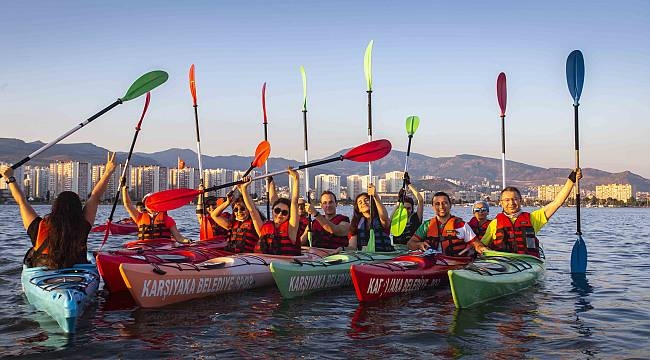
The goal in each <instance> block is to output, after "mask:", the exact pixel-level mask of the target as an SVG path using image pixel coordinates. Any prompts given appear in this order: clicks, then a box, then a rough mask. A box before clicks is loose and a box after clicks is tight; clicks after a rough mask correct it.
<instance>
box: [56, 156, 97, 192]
mask: <svg viewBox="0 0 650 360" xmlns="http://www.w3.org/2000/svg"><path fill="white" fill-rule="evenodd" d="M90 168H91V164H90V163H86V162H79V161H67V162H55V163H50V175H49V180H48V183H49V184H48V190H49V191H50V200H52V199H54V198H55V197H56V196H58V195H59V194H60V193H62V192H63V191H73V192H76V193H77V194H79V197H80V198H81V200H82V201H83V200H86V199H88V196H89V195H90V191H91V190H92V188H91V173H90V172H91V170H90Z"/></svg>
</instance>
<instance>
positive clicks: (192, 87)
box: [189, 64, 208, 234]
mask: <svg viewBox="0 0 650 360" xmlns="http://www.w3.org/2000/svg"><path fill="white" fill-rule="evenodd" d="M189 77H190V94H191V95H192V106H193V107H194V128H195V129H196V151H197V156H198V157H199V184H200V186H203V185H204V184H203V163H202V162H201V135H200V131H199V106H198V104H197V102H196V79H195V77H194V64H192V65H191V66H190V74H189ZM192 178H194V177H193V176H192ZM204 196H205V195H204V194H203V193H201V219H202V220H201V226H202V227H203V234H207V233H208V222H207V221H204V219H203V216H204V215H205V199H204Z"/></svg>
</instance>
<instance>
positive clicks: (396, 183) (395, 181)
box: [383, 171, 404, 193]
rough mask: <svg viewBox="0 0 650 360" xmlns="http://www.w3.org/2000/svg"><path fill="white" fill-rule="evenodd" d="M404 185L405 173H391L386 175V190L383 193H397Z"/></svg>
mask: <svg viewBox="0 0 650 360" xmlns="http://www.w3.org/2000/svg"><path fill="white" fill-rule="evenodd" d="M403 183H404V172H403V171H391V172H389V173H386V190H385V191H383V192H389V193H397V192H399V190H400V189H401V188H402V184H403Z"/></svg>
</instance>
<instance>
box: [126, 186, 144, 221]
mask: <svg viewBox="0 0 650 360" xmlns="http://www.w3.org/2000/svg"><path fill="white" fill-rule="evenodd" d="M122 204H124V208H125V209H126V212H128V213H129V216H130V217H131V219H133V221H134V222H138V218H139V217H140V212H139V211H138V209H136V208H135V206H133V203H132V202H131V196H129V188H127V187H126V186H125V187H123V188H122Z"/></svg>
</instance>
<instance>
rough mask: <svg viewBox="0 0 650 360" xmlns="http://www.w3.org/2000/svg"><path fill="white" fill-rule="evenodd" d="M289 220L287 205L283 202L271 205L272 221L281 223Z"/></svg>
mask: <svg viewBox="0 0 650 360" xmlns="http://www.w3.org/2000/svg"><path fill="white" fill-rule="evenodd" d="M288 220H289V207H288V206H287V205H286V204H284V203H278V204H276V205H275V206H274V207H273V222H274V223H276V224H278V225H279V224H282V223H283V222H285V221H288Z"/></svg>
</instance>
